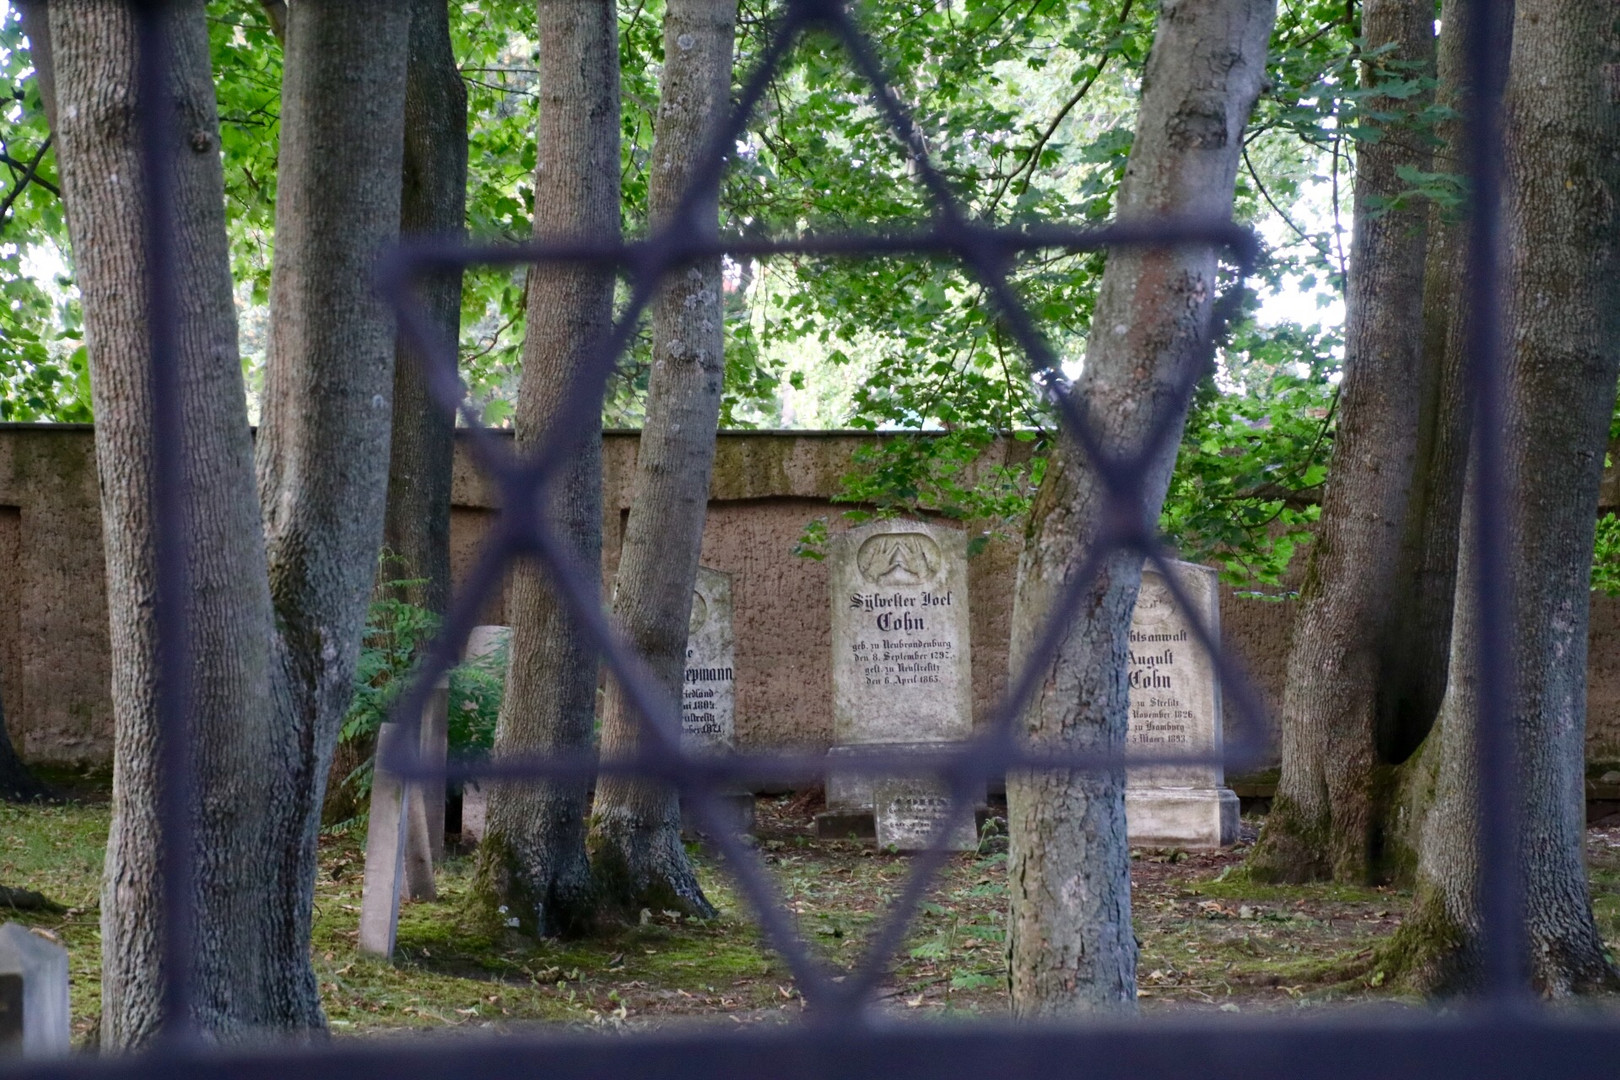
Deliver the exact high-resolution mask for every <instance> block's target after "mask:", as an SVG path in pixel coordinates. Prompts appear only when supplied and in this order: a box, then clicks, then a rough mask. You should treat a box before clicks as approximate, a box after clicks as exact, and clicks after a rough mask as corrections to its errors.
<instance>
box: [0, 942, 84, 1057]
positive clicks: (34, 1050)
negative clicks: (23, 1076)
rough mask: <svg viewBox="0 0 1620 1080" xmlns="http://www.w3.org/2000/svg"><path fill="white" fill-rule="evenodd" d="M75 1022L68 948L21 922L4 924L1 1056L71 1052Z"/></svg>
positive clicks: (0, 963) (0, 950) (0, 980)
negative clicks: (69, 1004) (70, 1007)
mask: <svg viewBox="0 0 1620 1080" xmlns="http://www.w3.org/2000/svg"><path fill="white" fill-rule="evenodd" d="M71 1019H72V1014H71V1013H70V1012H69V1009H68V954H67V950H66V949H64V948H62V946H60V945H58V944H56V943H55V942H54V941H48V940H46V939H45V938H43V937H41V936H40V935H38V934H36V933H34V932H33V931H32V930H30V929H28V928H27V927H26V926H22V925H20V924H18V923H14V922H8V923H6V924H5V925H4V926H0V1053H4V1054H7V1055H17V1054H20V1055H22V1056H24V1057H49V1056H51V1055H54V1054H65V1053H67V1052H68V1050H69V1048H70V1043H71V1039H72V1032H71V1027H70V1024H71Z"/></svg>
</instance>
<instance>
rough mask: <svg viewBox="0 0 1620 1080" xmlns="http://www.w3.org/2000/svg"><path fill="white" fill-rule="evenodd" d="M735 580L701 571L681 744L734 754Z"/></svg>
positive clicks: (683, 690)
mask: <svg viewBox="0 0 1620 1080" xmlns="http://www.w3.org/2000/svg"><path fill="white" fill-rule="evenodd" d="M732 627H733V622H732V605H731V575H730V574H725V573H721V572H720V571H719V570H710V569H709V568H708V567H707V566H700V567H698V572H697V583H696V587H695V588H694V589H693V590H692V619H691V623H690V627H689V629H688V631H687V638H686V666H685V669H684V671H683V672H682V678H681V741H682V743H683V744H685V745H686V746H687V747H688V748H689V749H714V750H730V749H731V748H732V746H733V744H734V742H735V740H736V737H737V690H736V688H737V678H736V667H737V638H736V634H735V631H734V630H733V629H732Z"/></svg>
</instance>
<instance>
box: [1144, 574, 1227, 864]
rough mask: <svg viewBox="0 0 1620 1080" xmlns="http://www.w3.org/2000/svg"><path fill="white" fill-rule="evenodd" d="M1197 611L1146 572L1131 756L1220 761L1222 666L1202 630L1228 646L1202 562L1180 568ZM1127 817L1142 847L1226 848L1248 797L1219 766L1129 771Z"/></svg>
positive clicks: (1215, 582) (1180, 580)
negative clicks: (1242, 797) (1214, 757)
mask: <svg viewBox="0 0 1620 1080" xmlns="http://www.w3.org/2000/svg"><path fill="white" fill-rule="evenodd" d="M1170 568H1171V570H1172V572H1173V573H1174V574H1175V575H1176V582H1177V584H1178V585H1180V587H1181V591H1182V593H1183V594H1184V595H1185V596H1186V597H1187V599H1188V601H1189V602H1190V603H1191V605H1192V610H1191V611H1183V610H1182V609H1181V606H1180V605H1179V604H1178V603H1176V599H1175V597H1174V596H1173V595H1172V594H1171V592H1170V588H1169V585H1168V584H1167V583H1166V582H1165V579H1164V575H1162V574H1161V573H1159V572H1158V571H1157V570H1155V569H1152V568H1151V566H1150V567H1149V568H1148V569H1145V570H1143V571H1142V589H1141V592H1140V593H1139V594H1138V595H1137V600H1136V610H1135V612H1134V613H1133V615H1132V618H1131V630H1130V649H1131V657H1130V683H1131V699H1130V700H1131V715H1130V726H1129V730H1128V734H1127V736H1126V743H1127V748H1128V750H1129V751H1131V752H1138V753H1147V754H1165V755H1170V754H1196V753H1205V754H1207V753H1219V752H1220V749H1221V684H1220V679H1219V677H1218V676H1217V673H1216V671H1215V665H1214V662H1213V661H1212V660H1211V659H1210V657H1209V655H1208V654H1207V653H1206V652H1205V651H1204V648H1203V646H1202V645H1201V644H1200V643H1199V641H1198V639H1197V636H1196V635H1195V633H1194V632H1193V620H1194V619H1196V620H1197V621H1198V622H1200V623H1202V624H1203V625H1204V626H1205V627H1206V628H1207V629H1208V630H1209V632H1210V635H1211V637H1212V639H1214V640H1217V641H1218V640H1219V638H1220V589H1219V578H1218V576H1217V574H1216V572H1215V571H1214V570H1212V569H1210V568H1209V567H1207V566H1196V565H1194V564H1192V563H1182V562H1173V563H1171V564H1170ZM1125 818H1126V824H1127V829H1128V831H1129V834H1130V840H1131V842H1132V843H1133V844H1143V845H1149V846H1157V847H1170V846H1175V847H1219V846H1221V845H1223V844H1230V843H1233V842H1234V841H1236V840H1237V834H1238V798H1237V795H1236V794H1234V793H1233V792H1232V790H1231V789H1230V788H1228V787H1227V786H1226V779H1225V770H1224V769H1223V768H1222V767H1221V765H1220V764H1219V763H1218V762H1217V763H1214V764H1203V765H1180V764H1161V765H1152V766H1140V767H1135V768H1132V769H1130V770H1129V771H1128V774H1127V781H1126V789H1125Z"/></svg>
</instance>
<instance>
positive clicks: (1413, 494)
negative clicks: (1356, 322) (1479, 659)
mask: <svg viewBox="0 0 1620 1080" xmlns="http://www.w3.org/2000/svg"><path fill="white" fill-rule="evenodd" d="M1472 8H1473V5H1472V4H1471V3H1470V2H1469V0H1443V2H1442V3H1441V6H1440V24H1441V26H1442V27H1443V30H1442V32H1441V34H1440V37H1439V44H1438V47H1437V49H1436V62H1435V74H1436V79H1437V86H1436V89H1435V102H1436V104H1438V105H1441V106H1443V107H1444V109H1445V113H1444V115H1442V117H1441V119H1440V120H1439V121H1438V122H1437V123H1436V126H1435V133H1434V134H1435V144H1436V145H1435V149H1434V160H1433V164H1432V165H1431V168H1432V169H1433V170H1434V171H1435V172H1446V173H1451V174H1454V175H1456V174H1460V173H1462V172H1463V169H1464V164H1463V158H1464V155H1463V148H1464V143H1463V122H1462V116H1463V110H1464V109H1466V108H1467V107H1468V105H1467V101H1466V93H1467V84H1468V54H1467V50H1466V48H1465V45H1466V42H1467V38H1468V29H1467V24H1466V20H1467V19H1468V17H1469V15H1470V13H1471V11H1472ZM1467 265H1468V236H1467V230H1466V228H1465V227H1464V223H1463V217H1462V212H1461V210H1460V208H1455V207H1446V206H1443V205H1441V204H1438V203H1437V204H1435V205H1434V206H1432V207H1431V208H1430V210H1429V237H1428V254H1427V256H1426V261H1425V267H1424V274H1423V364H1422V378H1421V385H1420V387H1419V389H1418V395H1419V397H1418V434H1417V452H1416V454H1415V455H1414V459H1413V466H1412V487H1411V491H1410V493H1409V495H1408V497H1407V499H1408V501H1407V511H1406V536H1405V538H1404V540H1403V541H1402V545H1401V555H1400V567H1399V569H1398V570H1397V571H1396V580H1397V581H1398V582H1399V584H1398V585H1397V586H1396V588H1395V601H1394V611H1393V613H1392V614H1391V616H1390V617H1389V619H1388V626H1387V632H1386V634H1385V637H1384V655H1383V661H1382V665H1381V670H1382V672H1383V678H1384V685H1383V687H1382V688H1381V689H1380V694H1379V698H1380V705H1379V710H1378V732H1377V745H1378V755H1379V758H1380V759H1381V760H1383V761H1385V762H1388V763H1392V764H1396V763H1401V762H1405V761H1407V760H1408V759H1409V757H1410V756H1411V755H1412V754H1413V753H1414V752H1415V751H1416V750H1417V748H1418V746H1419V745H1421V744H1422V742H1423V740H1424V739H1425V738H1426V737H1427V736H1428V734H1429V730H1430V727H1431V725H1432V724H1433V723H1434V720H1435V717H1436V716H1437V715H1438V714H1439V711H1440V702H1441V700H1442V699H1443V698H1444V696H1445V692H1446V667H1447V660H1448V658H1449V657H1450V655H1451V612H1452V604H1453V600H1454V597H1455V593H1456V583H1457V543H1458V539H1459V536H1460V533H1461V527H1462V502H1463V479H1464V475H1465V474H1466V472H1467V467H1468V418H1469V397H1468V385H1467V379H1466V377H1465V375H1464V369H1465V367H1466V364H1467V359H1468V353H1467V342H1466V340H1465V335H1466V327H1467V321H1468V320H1467V316H1466V313H1465V311H1464V310H1463V305H1464V302H1465V290H1464V289H1463V268H1464V267H1465V266H1467ZM1403 828H1404V827H1403V826H1402V825H1401V824H1400V822H1399V821H1396V822H1392V823H1391V825H1390V831H1389V833H1388V836H1390V837H1393V835H1394V833H1396V832H1399V831H1403ZM1391 848H1393V849H1396V850H1391ZM1406 849H1407V845H1406V844H1405V843H1404V842H1402V841H1396V842H1395V843H1393V844H1392V845H1387V846H1386V859H1385V862H1386V865H1388V866H1390V868H1391V869H1394V870H1396V871H1400V870H1401V867H1399V866H1396V865H1393V864H1394V863H1395V862H1399V861H1402V860H1405V859H1406V858H1407V855H1408V852H1407V850H1406ZM1411 850H1412V851H1415V850H1416V848H1415V845H1413V846H1412V847H1411Z"/></svg>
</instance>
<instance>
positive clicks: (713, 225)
mask: <svg viewBox="0 0 1620 1080" xmlns="http://www.w3.org/2000/svg"><path fill="white" fill-rule="evenodd" d="M736 23H737V0H670V2H669V4H668V6H667V7H666V8H665V9H664V70H663V74H662V85H661V86H660V88H659V103H658V122H657V125H656V130H655V132H654V138H653V164H652V174H651V180H650V187H649V191H648V200H649V202H650V204H651V205H650V209H651V218H652V227H653V228H654V229H658V228H661V227H664V226H667V225H668V224H670V222H671V220H672V219H673V218H674V215H675V211H676V210H677V209H678V208H679V206H680V202H681V198H682V196H683V195H685V194H686V186H687V183H688V180H689V178H690V177H691V175H692V174H693V172H694V171H695V166H696V165H697V161H698V158H699V156H700V155H701V154H702V152H703V149H704V146H705V144H706V142H707V140H708V137H709V136H710V135H711V134H712V133H713V131H714V130H715V128H716V127H717V126H718V124H719V123H720V122H721V121H722V119H723V117H724V115H725V111H726V105H727V103H728V101H729V99H730V91H731V52H732V45H733V41H734V39H735V37H736ZM701 214H702V219H701V222H700V223H699V224H700V227H701V228H703V229H704V230H706V231H710V232H714V231H717V230H718V229H719V214H720V207H719V202H718V198H715V199H710V200H706V201H705V202H704V204H703V207H702V210H701ZM723 303H724V299H723V296H722V290H721V282H720V260H719V259H718V258H715V259H709V260H705V261H704V262H702V263H700V264H696V265H693V266H688V267H683V268H681V269H680V270H678V271H677V272H676V273H675V274H674V275H672V277H671V279H670V280H668V281H666V283H665V284H664V288H663V292H662V293H661V294H660V295H659V297H658V301H657V303H656V304H655V306H654V307H653V315H652V333H653V345H652V348H653V353H652V355H653V366H652V375H651V377H650V379H649V380H648V383H647V413H646V416H647V418H646V421H645V422H644V423H643V425H642V429H641V441H640V443H639V444H638V450H637V456H636V474H635V479H634V480H633V481H632V487H631V497H630V517H629V520H628V521H627V522H626V524H625V532H624V546H623V547H622V548H621V549H620V554H619V576H618V581H617V584H616V587H615V589H614V594H613V614H614V617H615V620H616V621H617V623H618V624H619V626H620V628H621V629H623V631H624V632H625V634H626V635H627V636H628V637H629V639H630V642H631V644H632V645H634V646H635V647H636V650H637V651H638V652H639V653H640V654H641V656H642V657H643V658H644V659H645V660H646V661H647V664H648V667H649V668H651V670H652V672H653V674H654V675H656V676H657V678H658V681H659V684H660V688H661V689H662V690H663V692H664V695H665V698H666V699H667V700H668V701H669V702H671V703H678V702H679V701H680V692H681V671H682V668H683V667H684V665H685V659H686V636H687V627H688V623H689V621H690V619H691V614H692V589H693V586H694V585H695V583H696V581H697V567H698V552H699V550H700V549H701V548H702V546H703V521H704V517H705V516H706V514H707V512H708V508H709V474H710V472H711V471H712V468H713V465H714V442H715V431H716V429H717V428H718V426H719V422H720V391H721V385H722V383H723V381H724V377H725V369H726V362H725V353H724V348H725V313H724V310H723ZM676 713H677V714H678V713H679V709H678V708H677V709H676ZM641 723H642V718H641V717H639V716H638V715H637V714H636V712H635V710H634V708H633V707H632V706H631V705H630V703H629V702H628V701H627V700H626V699H625V696H624V693H623V690H622V688H621V687H620V686H619V684H618V683H617V682H616V681H615V682H610V683H609V685H608V692H607V703H606V706H605V708H604V710H603V717H602V753H603V755H604V756H606V757H613V756H625V755H629V754H632V753H634V752H635V749H636V746H637V745H638V744H639V743H640V742H641V739H642V737H643V736H642V733H641V731H640V730H639V728H640V724H641ZM671 737H672V738H676V739H678V738H679V732H672V733H671ZM590 852H591V866H592V869H594V870H595V872H596V876H597V881H598V883H599V884H600V885H601V887H602V889H603V891H604V893H605V895H606V896H607V898H608V899H609V900H611V901H613V902H615V903H617V904H619V905H621V906H622V907H624V908H627V909H628V910H631V911H636V910H640V909H641V908H643V907H649V908H652V909H654V910H662V909H664V908H673V909H675V910H681V911H687V912H691V913H694V914H699V915H703V916H709V915H713V914H714V909H713V908H712V907H711V906H710V905H709V902H708V900H707V899H705V898H704V896H703V890H702V889H701V888H700V887H699V886H698V880H697V875H696V874H695V873H694V872H693V870H692V864H691V862H690V860H688V859H687V857H686V849H685V848H684V847H683V846H682V844H681V810H680V801H679V798H678V797H677V795H676V793H675V791H674V789H672V788H669V787H667V786H665V785H662V784H657V783H653V782H650V781H645V780H639V779H635V778H631V777H622V776H605V777H603V778H602V779H601V780H600V781H599V782H598V784H597V789H596V805H595V807H594V808H593V810H592V814H591V835H590Z"/></svg>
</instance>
